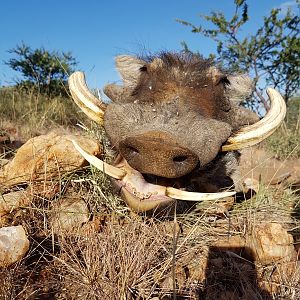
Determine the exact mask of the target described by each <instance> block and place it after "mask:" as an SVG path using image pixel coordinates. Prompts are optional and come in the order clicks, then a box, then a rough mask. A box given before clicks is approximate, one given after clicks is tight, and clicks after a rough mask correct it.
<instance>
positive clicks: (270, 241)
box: [246, 223, 296, 264]
mask: <svg viewBox="0 0 300 300" xmlns="http://www.w3.org/2000/svg"><path fill="white" fill-rule="evenodd" d="M246 246H247V248H248V249H252V252H253V255H254V259H255V261H257V262H259V263H261V264H269V263H274V262H276V263H283V262H289V261H293V260H295V259H296V252H295V248H294V245H293V237H292V235H290V234H289V233H288V232H287V230H286V229H285V228H283V226H282V225H281V224H279V223H265V224H258V225H256V226H255V228H254V230H253V232H252V234H251V235H249V236H248V237H247V238H246Z"/></svg>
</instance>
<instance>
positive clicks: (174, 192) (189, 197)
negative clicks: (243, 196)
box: [166, 187, 236, 201]
mask: <svg viewBox="0 0 300 300" xmlns="http://www.w3.org/2000/svg"><path fill="white" fill-rule="evenodd" d="M235 194H236V192H220V193H195V192H187V191H182V190H178V189H175V188H172V187H167V190H166V196H168V197H170V198H173V199H178V200H185V201H204V200H218V199H222V198H226V197H230V196H233V195H235Z"/></svg>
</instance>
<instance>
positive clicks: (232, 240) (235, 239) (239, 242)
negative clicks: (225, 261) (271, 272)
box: [212, 236, 246, 255]
mask: <svg viewBox="0 0 300 300" xmlns="http://www.w3.org/2000/svg"><path fill="white" fill-rule="evenodd" d="M245 245H246V241H245V239H244V238H242V237H241V236H229V237H226V238H220V239H218V240H217V241H216V242H215V243H213V244H212V248H214V249H216V250H217V249H219V251H228V252H233V253H236V254H238V255H241V253H242V252H244V250H245Z"/></svg>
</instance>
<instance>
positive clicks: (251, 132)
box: [221, 88, 286, 151]
mask: <svg viewBox="0 0 300 300" xmlns="http://www.w3.org/2000/svg"><path fill="white" fill-rule="evenodd" d="M267 94H268V96H269V98H270V102H271V107H270V110H269V111H268V113H267V114H266V115H265V116H264V117H263V118H262V119H261V120H260V121H258V122H257V123H255V124H252V125H249V126H246V127H243V128H241V129H240V130H239V131H238V132H236V133H235V134H233V135H232V136H231V137H229V138H228V140H227V141H226V143H225V144H224V145H223V146H222V149H221V151H233V150H238V149H242V148H245V147H248V146H253V145H255V144H258V143H259V142H261V141H263V140H264V139H266V138H267V137H268V136H270V135H271V134H272V133H273V132H274V131H275V130H276V129H277V128H278V126H279V125H280V124H281V123H282V122H283V120H284V117H285V114H286V104H285V101H284V100H283V98H282V97H281V95H280V94H279V93H278V92H277V91H276V90H274V89H272V88H268V89H267Z"/></svg>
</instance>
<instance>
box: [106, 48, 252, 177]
mask: <svg viewBox="0 0 300 300" xmlns="http://www.w3.org/2000/svg"><path fill="white" fill-rule="evenodd" d="M121 58H122V59H119V60H118V59H117V61H118V67H119V70H120V73H121V76H122V77H123V78H124V80H125V79H126V80H125V81H124V83H125V86H123V87H122V86H114V85H109V86H107V87H106V88H105V92H106V94H107V95H108V96H109V97H111V99H112V100H113V101H114V103H112V104H109V105H108V108H107V110H106V114H105V129H106V131H107V133H108V135H109V137H110V139H111V142H112V144H113V146H114V147H115V148H116V149H117V150H120V145H123V146H122V147H123V148H122V149H121V153H122V151H123V150H124V149H125V150H124V151H123V152H124V154H125V156H126V157H125V158H126V159H127V160H128V162H129V164H131V163H132V166H133V167H134V168H136V169H138V170H139V169H140V171H141V172H143V170H147V171H146V173H150V174H154V175H158V176H163V177H179V176H181V175H186V174H185V173H180V172H177V171H176V170H175V169H176V164H174V170H171V169H172V166H171V165H172V160H174V157H173V156H174V155H173V156H172V151H173V150H172V146H171V145H175V144H176V147H177V148H178V147H179V148H182V149H188V150H189V151H190V154H191V156H193V157H194V155H196V156H197V157H198V165H199V167H200V169H203V168H204V169H205V166H208V165H209V164H210V163H211V162H212V161H215V162H216V163H217V161H218V159H217V156H218V153H219V150H220V147H221V145H222V143H224V142H225V141H226V140H227V139H228V137H229V136H230V135H231V134H232V132H233V131H235V130H237V129H239V128H240V127H241V126H242V125H245V124H251V123H253V122H254V121H256V119H255V117H253V114H251V113H250V111H249V114H248V113H247V112H248V110H246V109H245V108H240V107H239V106H238V103H237V100H236V98H237V97H239V98H243V97H247V96H249V93H250V92H249V91H250V90H251V88H250V86H247V84H248V83H247V80H244V79H243V78H242V81H241V80H240V81H239V80H238V79H239V77H236V76H233V75H231V78H232V80H233V81H234V82H235V83H236V82H244V83H245V87H244V88H243V92H239V91H236V92H235V89H236V88H237V87H238V85H237V84H235V85H234V86H233V87H231V86H230V81H229V79H228V77H227V76H226V75H224V74H223V73H222V72H221V71H220V70H218V69H216V68H215V67H214V66H213V65H212V63H211V61H209V60H204V59H202V58H200V57H199V56H195V55H184V54H172V53H162V54H161V55H159V56H157V57H150V58H146V59H132V58H131V57H130V58H128V60H126V56H122V57H121ZM143 61H144V65H142V63H141V62H143ZM135 62H136V65H133V66H131V68H130V69H133V70H134V72H133V73H130V72H129V71H130V69H127V67H128V63H131V64H134V63H135ZM122 63H123V64H124V65H122ZM141 65H142V66H141ZM124 66H125V67H124ZM128 70H129V71H128ZM137 70H139V71H137ZM128 78H132V80H133V82H132V83H130V82H129V81H128ZM236 78H237V79H236ZM244 78H246V77H244ZM249 82H250V81H249ZM250 83H251V82H250ZM237 95H238V96H237ZM231 98H234V101H231ZM240 100H243V99H240ZM240 115H242V116H243V117H240ZM248 116H249V117H248ZM149 132H152V133H153V132H156V133H157V134H158V135H163V136H164V137H165V139H164V141H162V143H161V147H159V146H157V143H156V142H155V145H156V146H157V151H153V150H152V149H150V148H151V147H152V146H151V145H152V143H151V142H150V141H149V139H148V138H146V136H149ZM144 136H145V138H143V137H144ZM154 139H155V138H154ZM135 140H138V141H139V144H140V145H142V146H139V147H141V148H139V149H134V150H137V151H134V153H133V154H132V155H127V152H128V151H127V150H126V145H127V144H130V148H131V149H132V141H135ZM143 141H144V142H143ZM164 142H165V144H164ZM124 145H125V146H124ZM168 145H170V151H167V150H168V147H169V146H168ZM147 147H148V149H149V152H147V155H145V156H142V155H140V153H139V152H144V153H146V152H145V151H147ZM133 148H134V147H133ZM177 148H176V149H177ZM162 149H166V151H165V150H162ZM139 150H140V151H139ZM174 151H175V152H176V151H177V150H174ZM184 151H185V150H184ZM135 152H136V153H135ZM149 153H150V154H149ZM170 153H171V154H170ZM135 154H136V155H138V159H137V156H135V157H134V159H133V158H132V157H133V156H134V155H135ZM145 157H146V158H147V159H146V158H145ZM187 157H189V155H187ZM228 157H230V156H228ZM233 157H234V158H233V159H232V158H229V160H232V161H236V163H232V164H229V165H234V167H232V168H231V169H232V170H231V169H230V168H228V166H227V167H226V168H227V170H225V171H224V172H225V173H224V174H229V175H230V174H232V173H234V170H233V169H235V168H236V165H237V161H238V158H237V156H233ZM175 159H177V157H175ZM187 161H188V159H187ZM222 161H224V159H223V160H222ZM223 165H224V168H225V166H226V163H223ZM227 165H228V164H227ZM142 166H143V167H142ZM210 168H211V167H210ZM226 168H225V169H226ZM183 169H186V170H189V169H190V168H183ZM228 169H230V170H228ZM151 170H155V171H153V172H152V171H151ZM157 170H158V171H157ZM168 170H169V171H170V172H169V171H168ZM170 174H173V175H170ZM176 174H177V175H176Z"/></svg>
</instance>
